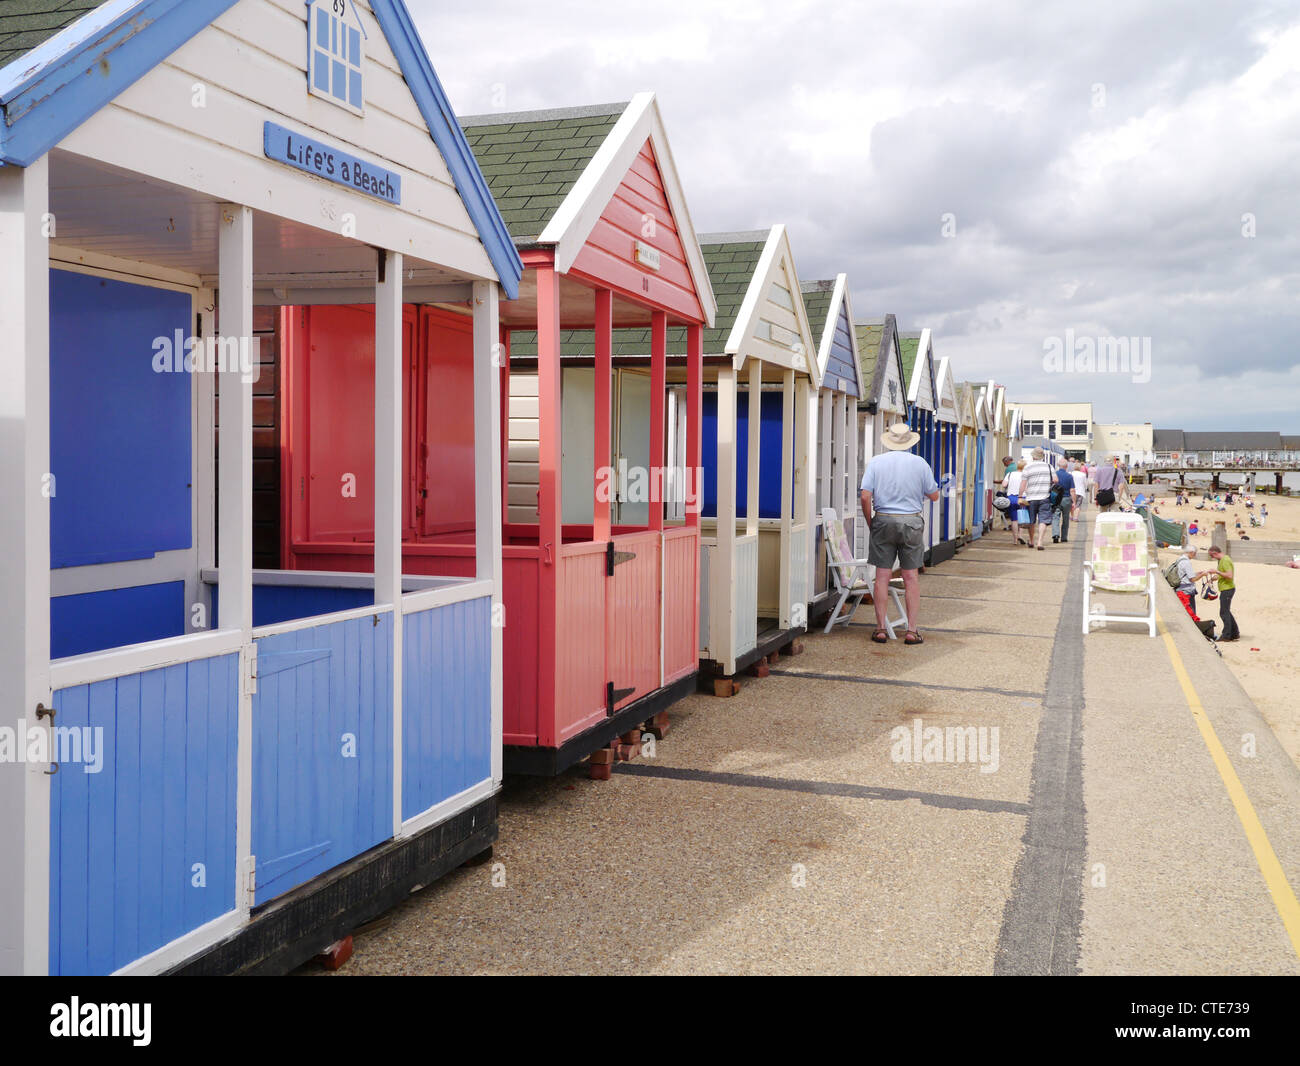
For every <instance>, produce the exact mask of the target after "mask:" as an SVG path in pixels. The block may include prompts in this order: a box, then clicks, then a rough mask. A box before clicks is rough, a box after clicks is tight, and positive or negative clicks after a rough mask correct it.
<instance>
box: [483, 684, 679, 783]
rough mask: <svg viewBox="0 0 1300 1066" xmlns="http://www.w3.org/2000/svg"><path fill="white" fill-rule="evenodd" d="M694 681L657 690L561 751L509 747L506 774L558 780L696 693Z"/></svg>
mask: <svg viewBox="0 0 1300 1066" xmlns="http://www.w3.org/2000/svg"><path fill="white" fill-rule="evenodd" d="M695 678H696V675H695V674H694V673H691V674H687V675H686V676H685V677H683V678H680V679H679V680H677V681H674V682H672V684H669V685H665V686H664V687H663V688H658V689H655V690H654V691H653V692H651V693H648V694H647V695H645V696H642V697H641V698H640V699H639V700H635V701H633V702H632V703H629V704H628V705H627V706H626V707H624V708H622V709H621V710H618V711H615V712H614V714H613V715H612V716H611V717H609V718H606V719H605V720H604V721H603V722H597V723H596V724H595V725H594V726H592V727H591V728H590V729H587V730H584V731H583V732H581V733H579V734H578V735H577V736H576V737H573V738H571V739H569V740H566V741H565V742H564V744H563V745H561V746H560V747H558V748H539V747H524V746H522V745H512V744H511V745H506V747H505V750H504V759H505V762H504V765H505V771H506V773H508V774H529V775H531V776H534V777H555V776H557V775H559V774H562V773H564V771H565V770H567V769H568V768H569V767H570V766H573V765H574V764H575V763H578V762H581V761H582V760H583V759H585V758H586V757H587V756H588V755H590V754H591V753H592V752H593V751H595V750H596V749H597V748H603V747H605V746H606V745H607V744H609V743H610V741H612V740H613V739H614V738H615V737H617V736H621V735H622V734H623V733H629V732H631V731H632V730H633V729H635V728H636V727H637V726H639V725H643V724H645V723H647V722H649V721H650V719H651V718H653V717H654V716H655V715H656V714H658V713H659V712H660V711H662V710H663V709H664V708H666V707H671V706H672V705H673V704H674V703H676V702H677V701H678V700H680V699H682V698H683V697H684V696H686V695H688V694H689V693H691V692H693V691H694V690H695Z"/></svg>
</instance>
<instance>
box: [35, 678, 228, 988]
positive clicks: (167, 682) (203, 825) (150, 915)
mask: <svg viewBox="0 0 1300 1066" xmlns="http://www.w3.org/2000/svg"><path fill="white" fill-rule="evenodd" d="M53 703H54V708H55V711H56V717H55V719H54V721H55V723H56V729H63V730H75V731H77V736H78V737H79V738H80V739H79V740H78V741H77V743H76V746H77V747H78V748H79V749H80V750H79V753H80V761H79V762H78V761H72V758H71V757H72V755H73V752H72V750H71V749H72V747H73V740H74V737H73V735H72V734H71V733H63V734H60V736H61V737H63V738H66V739H64V741H63V746H64V750H63V751H61V752H52V753H51V755H52V757H53V758H54V759H55V760H56V761H57V760H59V758H60V755H62V756H63V759H64V760H65V761H62V762H61V765H60V766H59V768H58V772H57V773H55V774H54V776H53V777H51V779H50V973H51V974H104V973H111V972H112V971H113V970H116V969H118V968H120V967H122V966H124V965H126V964H127V963H129V962H133V961H134V960H136V959H138V958H141V957H142V956H144V955H147V954H149V953H150V952H152V951H155V950H156V949H158V948H160V947H162V946H163V945H165V944H168V943H170V942H171V941H173V940H175V939H177V938H178V937H180V936H183V935H184V934H186V933H188V932H190V931H192V930H194V929H197V928H198V927H199V926H201V925H204V924H206V923H207V922H209V921H211V920H212V919H214V918H217V917H219V916H220V915H222V914H225V913H226V912H228V911H231V910H233V909H234V907H235V750H236V744H237V739H238V713H239V656H238V655H234V654H232V655H221V656H217V657H215V658H211V659H200V660H197V661H195V662H189V663H182V664H178V665H175V666H168V667H164V668H161V669H157V670H148V671H145V672H143V673H137V674H130V675H128V676H125V677H119V678H114V679H112V680H108V681H97V682H94V683H93V684H89V685H76V686H73V687H71V688H64V689H60V690H59V691H57V692H55V694H54V700H53Z"/></svg>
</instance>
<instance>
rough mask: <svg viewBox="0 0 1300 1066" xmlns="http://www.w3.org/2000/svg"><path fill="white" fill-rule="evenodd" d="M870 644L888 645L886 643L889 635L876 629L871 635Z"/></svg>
mask: <svg viewBox="0 0 1300 1066" xmlns="http://www.w3.org/2000/svg"><path fill="white" fill-rule="evenodd" d="M871 643H872V644H888V643H889V634H888V633H886V632H885V631H884V630H883V629H877V630H876V631H875V632H874V633H872V634H871Z"/></svg>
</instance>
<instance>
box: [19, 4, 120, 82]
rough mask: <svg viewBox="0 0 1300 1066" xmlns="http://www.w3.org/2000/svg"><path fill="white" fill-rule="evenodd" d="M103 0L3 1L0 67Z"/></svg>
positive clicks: (47, 38) (52, 34) (71, 22)
mask: <svg viewBox="0 0 1300 1066" xmlns="http://www.w3.org/2000/svg"><path fill="white" fill-rule="evenodd" d="M102 3H104V0H6V2H5V3H3V4H0V67H5V66H8V65H9V64H10V63H12V62H13V61H14V60H15V59H18V58H19V57H21V56H23V55H26V54H27V53H28V52H30V51H31V50H32V49H33V48H35V47H36V46H37V45H40V44H44V43H45V42H46V41H48V40H49V39H50V38H51V37H53V36H54V35H55V34H56V33H58V32H59V31H60V30H62V29H66V28H67V27H68V26H71V25H72V24H73V23H74V22H76V21H77V19H79V18H81V16H82V15H84V14H85V13H86V12H87V11H94V10H95V8H97V7H99V6H100V5H101V4H102Z"/></svg>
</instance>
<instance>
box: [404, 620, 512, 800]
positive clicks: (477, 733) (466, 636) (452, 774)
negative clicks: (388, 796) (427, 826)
mask: <svg viewBox="0 0 1300 1066" xmlns="http://www.w3.org/2000/svg"><path fill="white" fill-rule="evenodd" d="M491 776H492V601H491V597H488V596H485V597H483V598H481V599H476V600H466V601H464V602H462V603H453V604H448V605H446V606H444V607H432V608H430V609H429V610H426V611H416V612H413V613H411V614H408V615H407V616H406V617H405V618H404V619H403V620H402V818H403V820H406V819H410V818H414V817H415V816H416V815H418V814H421V813H423V812H424V811H427V810H429V808H431V807H433V806H435V805H436V804H439V803H441V802H443V801H444V800H446V799H450V798H451V797H452V796H455V795H456V794H457V793H460V792H464V791H465V790H466V789H467V788H471V787H472V786H474V785H477V784H479V783H480V782H482V781H485V780H487V779H488V778H490V777H491Z"/></svg>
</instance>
